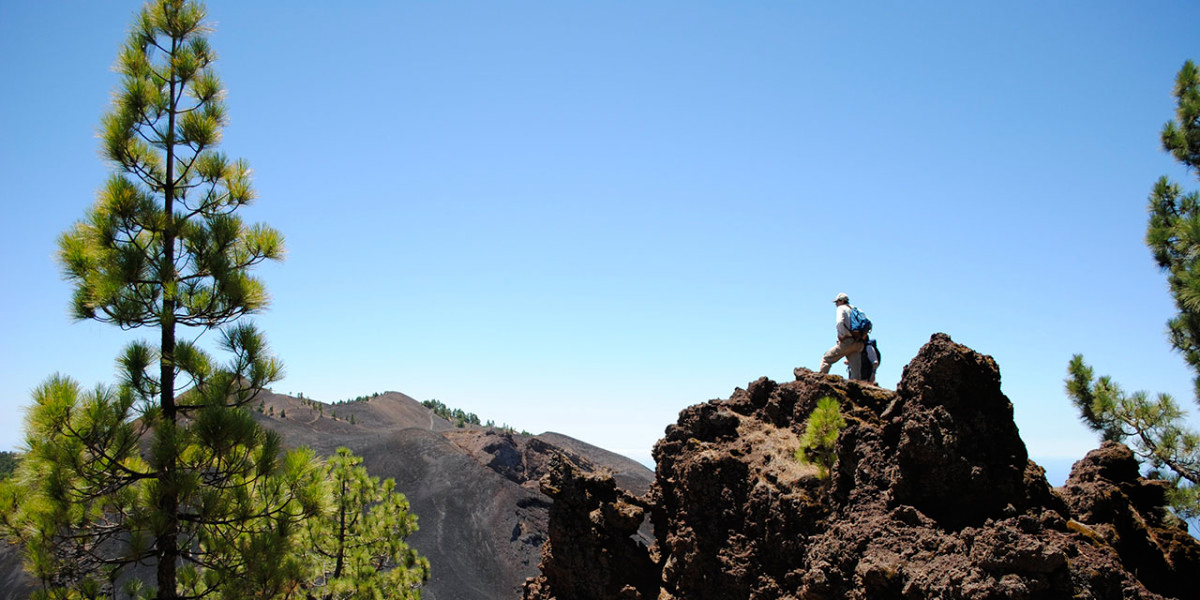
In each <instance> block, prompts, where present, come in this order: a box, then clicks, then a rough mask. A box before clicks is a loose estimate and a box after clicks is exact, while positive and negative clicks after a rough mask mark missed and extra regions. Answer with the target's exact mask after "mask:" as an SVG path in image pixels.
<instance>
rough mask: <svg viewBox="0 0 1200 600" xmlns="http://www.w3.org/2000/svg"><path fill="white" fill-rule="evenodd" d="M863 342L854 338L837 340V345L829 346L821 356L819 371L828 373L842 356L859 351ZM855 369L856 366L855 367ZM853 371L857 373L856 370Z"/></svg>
mask: <svg viewBox="0 0 1200 600" xmlns="http://www.w3.org/2000/svg"><path fill="white" fill-rule="evenodd" d="M862 346H863V343H862V342H860V341H857V340H855V339H854V338H846V339H843V340H840V341H838V343H837V345H836V346H834V347H832V348H830V349H829V351H828V352H826V353H825V356H823V357H821V369H820V371H818V372H820V373H828V372H829V369H830V367H832V366H833V365H834V363H836V362H837V361H838V360H840V359H841V358H842V357H845V356H847V355H849V354H851V353H853V352H861V351H862ZM855 369H857V367H855ZM854 372H856V373H857V370H855V371H854Z"/></svg>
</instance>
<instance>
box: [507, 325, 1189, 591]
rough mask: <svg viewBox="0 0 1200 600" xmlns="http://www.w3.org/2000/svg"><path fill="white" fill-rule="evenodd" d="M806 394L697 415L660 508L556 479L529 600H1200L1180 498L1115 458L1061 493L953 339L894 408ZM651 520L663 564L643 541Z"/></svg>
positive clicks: (1085, 465) (992, 374) (981, 366)
mask: <svg viewBox="0 0 1200 600" xmlns="http://www.w3.org/2000/svg"><path fill="white" fill-rule="evenodd" d="M795 375H796V380H795V381H794V382H789V383H784V384H778V383H775V382H772V381H770V380H767V379H765V378H764V379H760V380H758V381H755V382H753V383H752V384H750V385H749V386H748V388H747V389H745V390H737V391H736V392H735V393H734V395H733V396H732V397H731V398H729V399H727V400H714V401H711V402H708V403H705V404H699V405H696V406H692V407H690V408H687V409H685V410H684V411H683V412H682V413H681V414H680V417H679V421H678V423H677V424H675V425H671V426H670V427H668V428H667V431H666V435H665V437H664V438H663V439H662V440H661V441H659V443H658V444H657V445H656V446H655V449H654V456H655V460H656V461H657V473H656V480H655V483H654V485H653V488H652V490H651V491H650V492H649V493H648V494H645V495H642V496H637V495H635V494H631V493H628V492H624V491H622V490H620V489H618V488H617V486H616V485H615V483H614V482H613V481H612V480H611V479H606V478H605V477H604V476H603V475H599V474H596V473H586V472H582V471H578V470H575V469H573V468H572V467H571V465H570V464H569V461H563V462H562V463H561V464H556V465H555V467H554V468H552V469H550V470H549V472H548V473H547V475H546V476H544V477H543V480H542V487H543V490H544V491H545V492H546V493H547V494H548V495H550V496H551V497H553V498H554V499H555V503H554V508H552V510H551V512H550V522H549V533H548V537H549V541H548V543H547V544H546V547H545V548H544V549H543V559H542V561H543V562H542V575H541V576H540V577H537V578H533V579H530V580H529V581H528V582H527V583H526V586H525V593H524V598H525V600H549V599H551V598H557V599H558V600H576V599H587V600H591V599H597V600H599V599H610V598H611V599H616V598H622V599H644V600H652V599H661V600H668V599H688V600H709V599H711V600H730V599H739V598H755V599H759V598H761V599H775V598H787V599H798V600H834V599H862V600H866V599H871V600H879V599H893V598H894V599H924V598H939V599H964V600H1000V599H1031V600H1032V599H1058V598H1063V599H1067V598H1073V599H1096V600H1100V599H1110V598H1111V599H1118V598H1122V599H1146V600H1149V599H1160V598H1179V599H1183V598H1196V597H1200V542H1197V540H1196V539H1195V538H1192V537H1191V536H1189V535H1188V533H1187V531H1186V529H1185V527H1184V526H1183V524H1182V523H1180V522H1179V521H1178V520H1177V519H1175V518H1174V517H1172V516H1171V515H1170V514H1169V513H1168V512H1167V511H1166V509H1165V508H1164V504H1165V496H1164V491H1165V488H1164V487H1163V485H1162V484H1161V483H1160V482H1156V481H1150V480H1146V479H1143V478H1141V477H1140V476H1139V474H1138V468H1137V462H1136V460H1134V458H1133V455H1132V453H1130V452H1129V450H1128V448H1125V447H1124V446H1121V445H1118V444H1106V445H1105V446H1103V447H1102V448H1100V449H1099V450H1096V451H1094V452H1092V453H1090V454H1089V455H1088V456H1087V457H1086V458H1085V459H1084V460H1082V461H1080V462H1079V463H1077V464H1076V466H1075V468H1074V470H1073V471H1072V474H1071V477H1070V479H1069V480H1068V481H1067V483H1066V485H1065V486H1064V487H1062V488H1059V489H1053V488H1051V486H1050V485H1049V484H1048V483H1047V481H1046V478H1045V473H1044V471H1043V470H1042V469H1041V467H1039V466H1037V465H1036V464H1034V463H1033V462H1031V461H1030V460H1029V459H1028V456H1027V454H1026V450H1025V445H1024V443H1023V442H1022V441H1021V438H1020V436H1019V433H1018V431H1017V427H1016V425H1015V424H1014V422H1013V416H1012V404H1011V403H1010V402H1009V401H1008V399H1007V398H1006V397H1005V396H1004V394H1003V393H1002V392H1001V390H1000V373H999V369H998V367H997V366H996V364H995V362H994V361H993V360H992V359H991V357H988V356H984V355H982V354H979V353H977V352H975V351H973V350H971V349H969V348H967V347H965V346H962V345H959V344H956V343H954V342H953V341H952V340H951V339H950V338H949V336H946V335H944V334H936V335H934V336H933V337H932V339H931V340H930V342H929V343H928V344H926V345H925V346H924V347H923V348H922V349H921V351H920V352H919V353H918V355H917V357H916V358H915V359H914V360H913V361H912V362H911V363H910V364H909V365H908V366H907V367H905V369H904V373H903V377H902V380H901V382H900V384H899V385H898V386H897V389H896V391H894V392H892V391H888V390H883V389H880V388H877V387H874V386H870V385H864V384H860V383H859V382H854V381H846V380H843V379H841V378H840V377H836V376H829V375H821V374H818V373H813V372H811V371H808V370H807V369H796V372H795ZM825 397H829V398H834V399H836V400H838V401H839V402H840V404H841V407H842V413H843V415H844V417H845V419H846V421H847V426H846V427H845V428H844V429H843V430H842V432H841V434H840V436H839V438H838V442H837V448H836V453H837V460H836V462H835V464H834V466H833V468H832V471H831V473H830V476H829V478H828V479H820V478H818V476H817V472H816V469H815V468H812V467H807V466H803V465H801V464H800V463H798V462H797V460H796V459H795V458H794V457H793V453H794V451H795V450H796V448H797V447H798V446H799V440H800V435H801V433H802V432H803V430H804V425H805V422H806V420H807V418H808V416H809V414H810V413H812V411H813V409H814V408H815V407H816V404H817V402H818V400H820V399H822V398H825ZM643 512H648V513H649V514H650V518H651V519H652V521H653V524H654V531H655V541H654V542H653V543H652V544H650V545H649V546H646V545H634V544H633V542H632V541H631V540H630V535H631V533H632V531H633V530H634V529H636V525H635V522H636V521H637V520H638V519H639V518H640V515H641V514H642V513H643ZM585 565H591V568H585Z"/></svg>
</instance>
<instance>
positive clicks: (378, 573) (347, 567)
mask: <svg viewBox="0 0 1200 600" xmlns="http://www.w3.org/2000/svg"><path fill="white" fill-rule="evenodd" d="M328 481H329V486H330V502H329V505H330V509H329V510H328V512H327V513H325V514H324V515H323V518H320V519H311V520H309V521H308V522H307V523H306V524H305V529H304V536H303V541H302V542H301V544H300V545H301V546H302V547H304V548H308V549H309V553H310V559H311V560H310V561H309V564H311V565H313V567H312V568H313V569H314V571H313V573H312V574H310V576H309V577H308V578H307V583H306V584H305V585H304V586H303V589H304V593H305V594H306V595H307V596H308V597H310V598H318V599H321V600H342V599H346V600H349V599H351V598H376V599H379V600H410V599H416V598H420V589H421V584H423V583H424V582H425V581H427V580H428V579H429V562H428V561H427V560H426V559H425V558H423V557H421V556H419V555H418V554H417V552H416V550H413V549H412V548H410V547H409V546H408V544H407V543H406V542H405V539H406V538H407V537H408V536H410V535H412V534H413V533H415V532H416V531H417V519H416V516H415V515H413V514H411V513H410V512H409V504H408V500H407V499H406V498H405V497H404V494H401V493H399V492H397V491H395V485H396V484H395V481H393V480H391V479H387V480H384V481H383V482H380V480H379V478H378V477H372V476H370V475H369V474H368V473H367V471H366V469H365V468H363V467H362V459H361V458H360V457H358V456H355V455H354V454H352V453H351V452H350V451H349V450H348V449H346V448H338V450H337V452H336V453H335V454H334V456H332V457H330V458H329V461H328Z"/></svg>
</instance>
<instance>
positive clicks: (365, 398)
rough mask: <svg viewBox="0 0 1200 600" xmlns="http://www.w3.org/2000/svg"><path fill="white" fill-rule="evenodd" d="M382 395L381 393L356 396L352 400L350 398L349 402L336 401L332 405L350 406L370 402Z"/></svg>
mask: <svg viewBox="0 0 1200 600" xmlns="http://www.w3.org/2000/svg"><path fill="white" fill-rule="evenodd" d="M382 395H383V394H382V393H381V392H375V393H374V394H371V395H370V396H357V397H354V398H350V399H349V400H338V401H337V402H334V404H335V405H337V404H351V403H354V402H370V401H371V400H374V399H375V398H378V397H380V396H382Z"/></svg>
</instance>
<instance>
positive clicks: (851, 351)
mask: <svg viewBox="0 0 1200 600" xmlns="http://www.w3.org/2000/svg"><path fill="white" fill-rule="evenodd" d="M833 303H834V304H836V305H837V321H836V323H837V339H838V341H837V345H835V346H834V347H832V348H830V349H829V351H828V352H826V353H825V356H824V357H822V358H821V370H820V372H821V373H828V372H829V369H830V367H832V366H833V363H835V362H837V361H838V359H840V358H845V359H846V362H847V363H848V364H849V366H850V379H860V378H861V376H860V372H861V369H862V357H863V345H864V344H863V340H862V339H860V338H859V337H857V336H855V335H854V332H853V331H851V327H850V311H851V310H853V309H854V307H853V306H850V297H849V296H847V295H846V294H838V295H837V298H834V300H833Z"/></svg>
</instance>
